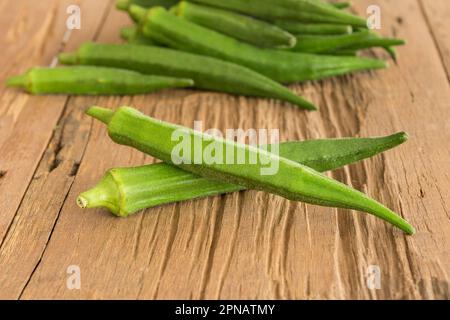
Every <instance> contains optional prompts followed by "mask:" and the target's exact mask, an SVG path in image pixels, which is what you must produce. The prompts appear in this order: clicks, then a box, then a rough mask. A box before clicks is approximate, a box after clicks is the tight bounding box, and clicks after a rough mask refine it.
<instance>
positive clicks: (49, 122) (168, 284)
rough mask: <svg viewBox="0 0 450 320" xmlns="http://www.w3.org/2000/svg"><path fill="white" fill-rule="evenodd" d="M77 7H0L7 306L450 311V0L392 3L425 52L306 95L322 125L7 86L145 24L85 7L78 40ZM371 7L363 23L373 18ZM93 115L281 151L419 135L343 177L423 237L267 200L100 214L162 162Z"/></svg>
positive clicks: (239, 107)
mask: <svg viewBox="0 0 450 320" xmlns="http://www.w3.org/2000/svg"><path fill="white" fill-rule="evenodd" d="M73 2H74V1H66V0H64V1H58V0H46V1H25V0H21V1H19V0H4V1H1V3H0V12H1V20H0V27H1V30H2V32H1V33H0V44H1V48H2V54H1V59H0V65H1V68H0V70H1V71H0V72H1V74H0V81H1V83H2V85H1V87H0V97H1V98H0V101H1V103H0V146H1V149H0V150H1V151H0V170H1V175H0V199H1V200H0V241H1V242H0V243H1V246H0V297H1V298H8V299H36V298H39V299H40V298H50V299H52V298H63V299H71V298H75V299H80V298H88V299H110V298H112V299H115V298H127V299H135V298H138V299H172V298H178V299H190V298H194V299H197V298H200V299H204V298H206V299H217V298H222V299H235V298H239V299H240V298H242V299H320V298H326V299H349V298H351V299H385V298H387V299H448V298H450V289H449V281H450V278H449V277H450V274H449V273H450V220H449V218H450V197H449V187H450V183H449V180H450V162H449V150H450V106H449V101H450V91H449V78H450V36H449V30H450V24H449V20H448V17H449V16H450V5H449V3H448V0H433V1H426V0H397V1H389V0H377V1H376V3H377V4H378V5H380V6H381V8H382V23H383V25H382V27H383V28H382V30H381V33H383V34H384V35H392V36H398V37H401V38H406V39H407V40H408V45H407V46H406V47H403V48H401V49H400V59H399V62H398V65H396V64H394V63H391V67H390V68H389V69H388V70H384V71H379V72H370V73H362V74H357V75H352V76H345V77H341V78H339V79H330V80H326V81H320V82H314V83H308V84H305V85H301V86H300V85H298V86H294V87H293V89H294V90H296V91H297V92H302V93H303V94H304V95H305V96H306V97H308V98H309V99H311V100H313V101H314V102H315V103H317V104H318V105H320V107H321V110H320V112H311V113H307V112H301V111H298V110H296V109H295V108H293V107H291V106H289V105H285V104H282V103H279V102H275V101H272V100H263V99H261V100H260V99H250V98H243V97H236V96H231V95H226V94H219V93H210V92H202V91H193V90H169V91H164V92H161V93H157V94H152V95H146V96H136V97H102V98H96V97H72V96H30V95H27V94H25V93H22V92H21V91H19V90H13V89H6V88H5V87H4V85H3V84H4V80H5V78H6V77H8V76H11V75H13V74H17V73H19V72H23V71H25V70H26V69H27V68H29V67H31V66H34V65H49V64H50V63H51V62H52V61H53V59H54V57H55V56H56V54H57V53H58V52H60V51H63V50H64V51H71V50H74V49H76V48H77V47H78V46H79V45H80V44H81V43H83V42H85V41H99V42H119V41H120V39H119V36H118V32H119V28H120V27H121V26H125V25H128V24H130V22H129V20H128V18H127V17H126V15H125V14H124V13H122V12H118V11H117V10H115V8H114V3H113V1H109V0H96V1H88V0H83V1H76V3H77V4H78V5H79V6H80V7H81V18H82V20H81V30H74V31H73V32H72V34H71V35H70V37H67V34H66V36H65V37H64V34H65V32H66V27H65V25H66V24H65V23H66V19H67V17H68V14H67V13H66V9H67V7H68V6H69V5H70V4H72V3H73ZM354 2H355V10H357V11H358V12H359V13H360V14H365V11H366V8H367V6H368V5H369V4H373V3H374V1H372V0H358V1H354ZM64 38H65V39H64ZM375 54H376V55H377V56H383V57H384V54H383V53H381V52H377V53H375ZM93 104H96V105H103V106H108V107H111V108H114V107H117V106H121V105H133V106H135V107H137V108H139V109H140V110H142V111H143V112H145V113H147V114H149V115H152V116H154V117H157V118H160V119H163V120H167V121H171V122H174V123H179V124H183V125H186V126H189V127H192V126H193V121H194V120H201V121H203V122H204V124H205V125H207V126H208V128H218V129H221V130H223V129H225V128H243V129H248V128H269V129H270V128H280V130H281V139H282V140H289V139H290V140H292V139H313V138H326V137H346V136H352V137H353V136H361V137H367V136H377V135H386V134H391V133H393V132H397V131H407V132H408V133H409V134H410V141H409V142H408V143H407V144H405V145H404V146H401V147H400V148H397V149H395V150H393V151H389V152H387V153H385V154H383V155H381V156H377V157H375V158H372V159H370V160H367V161H364V162H360V163H358V164H355V165H351V166H349V167H346V168H344V169H342V170H338V171H336V172H334V173H333V174H332V176H333V177H334V178H336V179H338V180H340V181H343V182H345V183H347V184H349V185H352V186H353V187H355V188H357V189H360V190H363V191H364V192H367V193H368V194H370V195H371V196H372V197H374V198H376V199H378V200H380V201H381V202H383V203H384V204H386V205H387V206H388V207H390V208H393V209H394V210H395V211H397V212H399V213H400V214H401V215H402V216H404V217H405V218H407V219H408V220H409V221H410V222H411V223H412V224H413V225H414V226H415V227H416V228H417V231H418V232H417V234H416V235H415V236H412V237H408V236H405V235H404V234H402V233H401V232H400V231H397V230H395V229H394V228H392V227H391V226H389V225H388V224H386V223H384V222H382V221H380V220H377V219H375V218H374V217H372V216H368V215H365V214H361V213H358V212H353V211H349V210H337V209H331V208H322V207H317V206H312V205H305V204H302V203H296V202H290V201H287V200H284V199H282V198H280V197H277V196H273V195H269V194H266V193H262V192H256V191H248V192H240V193H234V194H230V195H224V196H217V197H211V198H207V199H202V200H197V201H188V202H183V203H177V204H173V205H166V206H162V207H158V208H153V209H149V210H146V211H145V212H141V213H139V214H136V215H134V216H131V217H129V218H127V219H120V218H116V217H113V216H112V215H110V214H108V213H107V212H106V211H105V210H88V211H83V210H81V209H79V208H78V207H77V205H76V203H75V198H76V196H77V195H78V194H79V193H80V192H81V191H83V190H85V189H87V188H89V187H91V186H92V185H93V184H94V183H95V182H96V181H98V179H99V178H100V177H101V176H102V174H103V173H104V172H105V171H106V170H107V169H108V168H111V167H115V166H133V165H140V164H144V163H150V162H153V161H154V160H153V159H150V158H148V157H146V156H144V155H143V154H141V153H140V152H137V151H134V150H131V149H130V148H127V147H121V146H117V145H115V144H114V143H112V142H111V141H110V139H109V138H108V136H107V134H106V131H105V128H104V126H103V125H101V124H99V123H98V122H94V121H92V120H91V119H90V118H89V117H87V116H85V115H84V114H83V111H84V110H85V108H86V107H87V106H90V105H93ZM78 271H79V273H78ZM377 272H379V273H378V274H377ZM78 275H80V278H77V279H80V282H79V283H78V282H76V281H73V280H74V278H73V277H74V276H78ZM374 279H375V280H379V282H378V281H375V282H371V283H372V284H376V285H375V286H368V285H367V282H368V280H374ZM369 282H370V281H369ZM68 284H69V286H68ZM77 284H80V288H79V289H77ZM378 285H379V287H378V289H377V286H378Z"/></svg>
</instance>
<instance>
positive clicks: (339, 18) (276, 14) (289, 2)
mask: <svg viewBox="0 0 450 320" xmlns="http://www.w3.org/2000/svg"><path fill="white" fill-rule="evenodd" d="M192 1H194V2H197V3H202V4H207V5H211V6H216V7H220V8H225V9H229V10H233V11H237V12H241V13H244V14H247V15H250V16H254V17H258V18H262V19H269V20H275V19H290V20H299V21H310V22H331V23H339V24H349V25H353V26H358V27H363V28H366V27H367V22H366V20H365V19H364V18H361V17H358V16H355V15H352V14H350V13H348V12H345V11H342V10H340V9H338V8H335V7H333V6H332V5H330V4H329V3H325V2H322V1H317V0H276V1H274V0H244V1H243V0H226V1H223V0H192Z"/></svg>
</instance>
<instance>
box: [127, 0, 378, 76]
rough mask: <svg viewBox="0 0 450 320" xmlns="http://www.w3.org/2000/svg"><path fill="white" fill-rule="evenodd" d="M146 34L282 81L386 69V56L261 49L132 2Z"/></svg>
mask: <svg viewBox="0 0 450 320" xmlns="http://www.w3.org/2000/svg"><path fill="white" fill-rule="evenodd" d="M130 12H131V14H132V15H135V16H136V17H139V20H140V23H141V25H142V32H143V34H144V35H146V36H148V37H150V38H152V39H155V40H156V41H158V42H162V43H164V44H165V45H167V46H169V47H172V48H174V49H178V50H182V51H188V52H192V53H197V54H202V55H206V56H211V57H216V58H219V59H224V60H227V61H231V62H234V63H237V64H241V65H244V66H247V67H249V68H251V69H253V70H255V71H257V72H259V73H261V74H264V75H266V76H267V77H269V78H271V79H274V80H276V81H278V82H281V83H294V82H300V81H307V80H318V79H323V78H327V77H331V76H337V75H342V74H346V73H350V72H354V71H362V70H371V69H382V68H385V67H386V62H385V61H383V60H376V59H369V58H359V57H335V56H325V55H313V54H307V53H297V52H286V51H282V50H273V49H261V48H258V47H255V46H252V45H250V44H247V43H243V42H240V41H238V40H236V39H233V38H231V37H228V36H226V35H223V34H220V33H218V32H216V31H213V30H210V29H207V28H204V27H202V26H199V25H197V24H195V23H192V22H190V21H186V20H184V19H181V18H179V17H177V16H175V15H173V14H171V13H170V12H168V11H167V10H165V9H164V8H153V9H150V10H145V9H143V8H140V7H138V6H131V8H130Z"/></svg>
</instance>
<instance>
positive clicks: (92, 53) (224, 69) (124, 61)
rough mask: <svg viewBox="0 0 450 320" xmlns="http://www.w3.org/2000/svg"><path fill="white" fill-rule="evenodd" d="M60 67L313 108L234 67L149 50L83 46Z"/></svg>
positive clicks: (254, 74)
mask: <svg viewBox="0 0 450 320" xmlns="http://www.w3.org/2000/svg"><path fill="white" fill-rule="evenodd" d="M59 61H60V62H61V63H64V64H82V65H101V66H108V67H115V68H123V69H130V70H134V71H139V72H142V73H146V74H156V75H163V76H171V77H183V78H189V79H193V80H194V83H195V87H197V88H201V89H207V90H214V91H220V92H227V93H232V94H241V95H246V96H256V97H265V98H273V99H279V100H282V101H287V102H290V103H292V104H294V105H296V106H298V107H300V108H304V109H308V110H315V109H316V108H315V106H314V105H313V104H312V103H310V102H308V101H306V100H305V99H303V98H302V97H300V96H298V95H296V94H295V93H293V92H292V91H290V90H289V89H288V88H286V87H284V86H282V85H281V84H279V83H277V82H275V81H273V80H271V79H269V78H267V77H265V76H263V75H261V74H259V73H257V72H255V71H253V70H251V69H249V68H246V67H243V66H240V65H237V64H234V63H230V62H226V61H221V60H218V59H215V58H210V57H204V56H199V55H195V54H190V53H186V52H181V51H176V50H172V49H167V48H159V47H153V46H143V45H130V44H122V45H117V44H95V43H86V44H84V45H82V46H81V47H80V48H79V49H78V51H77V52H74V53H62V54H60V56H59Z"/></svg>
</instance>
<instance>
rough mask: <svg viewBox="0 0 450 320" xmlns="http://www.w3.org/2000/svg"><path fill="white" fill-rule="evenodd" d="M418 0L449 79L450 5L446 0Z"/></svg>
mask: <svg viewBox="0 0 450 320" xmlns="http://www.w3.org/2000/svg"><path fill="white" fill-rule="evenodd" d="M418 1H419V2H420V5H421V8H422V12H423V14H424V16H425V19H426V21H427V24H428V27H429V28H430V32H431V34H432V36H433V40H434V43H435V45H436V46H437V47H438V50H439V54H440V57H441V60H442V63H443V64H444V66H445V69H446V71H447V78H448V80H449V81H450V34H449V33H448V30H450V20H449V18H448V17H449V16H450V6H449V4H448V1H446V0H434V1H424V0H418Z"/></svg>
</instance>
